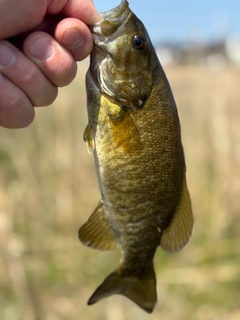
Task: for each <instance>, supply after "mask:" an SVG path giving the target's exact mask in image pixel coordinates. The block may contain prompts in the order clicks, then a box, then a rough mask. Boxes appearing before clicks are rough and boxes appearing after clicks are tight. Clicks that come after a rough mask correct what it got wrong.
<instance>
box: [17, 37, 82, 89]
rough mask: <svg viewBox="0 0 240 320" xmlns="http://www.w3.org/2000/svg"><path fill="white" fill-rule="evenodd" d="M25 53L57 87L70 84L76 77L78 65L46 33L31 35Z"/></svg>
mask: <svg viewBox="0 0 240 320" xmlns="http://www.w3.org/2000/svg"><path fill="white" fill-rule="evenodd" d="M23 52H24V53H25V55H26V56H27V57H28V58H29V59H31V60H32V62H33V63H34V64H35V65H37V66H38V68H39V69H40V70H41V71H42V72H43V74H44V75H45V77H47V78H48V79H49V80H50V81H51V82H52V83H53V84H54V85H55V86H57V87H62V86H65V85H67V84H69V83H70V82H71V81H72V80H73V79H74V77H75V76H76V72H77V65H76V61H75V60H74V58H73V56H72V55H71V53H70V52H69V51H67V50H66V49H65V48H63V47H62V46H61V45H60V44H59V43H58V42H57V41H56V40H55V39H54V38H53V37H51V36H50V35H49V34H47V33H45V32H41V31H38V32H34V33H31V34H30V35H29V36H28V37H27V38H26V40H25V42H24V45H23Z"/></svg>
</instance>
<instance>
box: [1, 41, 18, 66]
mask: <svg viewBox="0 0 240 320" xmlns="http://www.w3.org/2000/svg"><path fill="white" fill-rule="evenodd" d="M15 57H16V53H15V52H14V51H13V49H12V48H10V47H8V46H6V45H0V66H3V67H7V66H10V65H11V64H12V63H13V62H14V61H15Z"/></svg>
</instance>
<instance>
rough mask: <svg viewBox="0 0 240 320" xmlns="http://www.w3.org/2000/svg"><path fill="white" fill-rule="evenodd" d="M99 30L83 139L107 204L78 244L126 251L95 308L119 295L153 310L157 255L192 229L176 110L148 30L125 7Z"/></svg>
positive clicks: (98, 293)
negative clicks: (92, 160) (105, 300)
mask: <svg viewBox="0 0 240 320" xmlns="http://www.w3.org/2000/svg"><path fill="white" fill-rule="evenodd" d="M92 32H93V37H94V49H93V52H92V54H91V63H90V68H89V71H88V74H87V78H86V87H87V96H88V116H89V124H88V126H87V128H86V130H85V136H84V138H85V141H86V143H87V146H88V150H89V151H90V152H92V153H93V155H94V159H95V165H96V171H97V176H98V181H99V188H100V192H101V202H100V203H99V204H98V206H97V208H96V209H95V211H94V213H93V214H92V216H91V217H90V219H89V220H88V222H87V223H86V224H84V225H83V226H82V228H81V229H80V231H79V238H80V240H81V241H82V242H83V243H84V244H86V245H88V246H91V247H93V248H97V249H100V250H112V249H114V248H116V247H117V246H118V245H120V246H121V248H122V253H123V255H122V259H121V262H120V265H119V267H118V268H117V270H116V271H115V272H113V273H112V274H111V275H110V276H109V277H108V278H106V279H105V281H104V282H103V284H102V285H101V286H100V287H99V288H98V289H97V290H96V291H95V293H94V294H93V296H92V297H91V298H90V300H89V304H92V303H95V302H97V301H98V300H99V299H101V298H103V297H107V296H109V295H111V294H114V293H120V294H123V295H125V296H127V297H128V298H130V299H131V300H133V301H134V302H136V303H137V304H138V305H139V306H140V307H142V308H143V309H145V310H146V311H147V312H151V311H152V310H153V308H154V305H155V303H156V299H157V296H156V280H155V273H154V267H153V258H154V255H155V252H156V249H157V247H158V245H161V246H162V248H163V249H164V250H166V251H169V252H174V251H178V250H180V249H181V248H182V247H183V246H184V245H185V244H186V243H187V241H188V239H189V237H190V235H191V231H192V226H193V218H192V211H191V202H190V197H189V193H188V190H187V186H186V179H185V161H184V154H183V148H182V143H181V132H180V124H179V119H178V114H177V109H176V105H175V101H174V98H173V95H172V92H171V89H170V86H169V84H168V81H167V79H166V76H165V74H164V71H163V69H162V67H161V65H160V63H159V61H158V58H157V56H156V53H155V51H154V48H153V46H152V44H151V41H150V39H149V36H148V34H147V31H146V30H145V28H144V26H143V24H142V23H141V22H140V21H139V20H138V18H137V17H136V16H135V15H134V14H133V13H132V12H131V10H130V9H129V7H128V3H127V2H126V1H122V3H121V4H120V6H119V7H117V8H116V9H113V10H112V11H110V12H109V13H105V14H103V19H102V20H101V21H100V23H98V24H96V25H94V26H93V27H92Z"/></svg>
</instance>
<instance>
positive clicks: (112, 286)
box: [88, 266, 157, 313]
mask: <svg viewBox="0 0 240 320" xmlns="http://www.w3.org/2000/svg"><path fill="white" fill-rule="evenodd" d="M139 274H140V275H139ZM113 294H122V295H124V296H126V297H127V298H129V299H130V300H132V301H133V302H135V303H136V304H137V305H138V306H139V307H140V308H142V309H144V310H145V311H146V312H148V313H151V312H152V311H153V309H154V306H155V304H156V301H157V292H156V279H155V272H154V268H153V266H152V268H150V270H147V272H146V270H144V273H142V275H141V273H138V275H137V276H136V275H134V273H132V274H131V273H130V272H129V271H128V272H126V270H124V269H123V268H120V267H119V268H118V269H117V270H116V271H114V272H113V273H111V274H110V275H109V276H108V277H107V278H106V279H105V280H104V281H103V283H102V284H101V285H100V286H99V287H98V288H97V289H96V291H95V292H94V293H93V295H92V296H91V297H90V299H89V300H88V305H92V304H94V303H96V302H97V301H99V300H101V299H103V298H106V297H109V296H111V295H113Z"/></svg>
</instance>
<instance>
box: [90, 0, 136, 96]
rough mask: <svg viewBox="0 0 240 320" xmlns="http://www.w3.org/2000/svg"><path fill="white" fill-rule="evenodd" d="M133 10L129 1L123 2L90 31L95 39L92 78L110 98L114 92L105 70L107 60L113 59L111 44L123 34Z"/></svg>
mask: <svg viewBox="0 0 240 320" xmlns="http://www.w3.org/2000/svg"><path fill="white" fill-rule="evenodd" d="M130 14H131V10H130V8H129V4H128V1H127V0H122V2H121V3H120V4H119V5H118V6H117V7H115V8H113V9H111V10H109V11H106V12H103V13H101V14H100V15H101V17H102V19H101V20H100V21H99V22H97V23H95V24H94V25H92V26H89V29H90V31H91V33H92V37H93V42H94V46H93V50H92V53H91V68H90V69H91V73H92V78H93V80H94V82H95V84H96V86H97V87H99V88H100V89H101V91H102V92H104V93H105V94H107V95H108V96H111V97H114V96H115V94H114V92H113V91H112V90H111V89H110V87H111V86H110V85H109V84H107V81H106V80H105V77H104V75H103V69H106V66H107V61H106V60H107V59H112V57H111V53H110V50H108V45H109V43H110V42H111V41H112V40H114V39H115V38H117V37H118V36H119V35H121V33H122V29H123V28H124V25H125V22H126V21H127V19H128V17H129V15H130Z"/></svg>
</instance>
